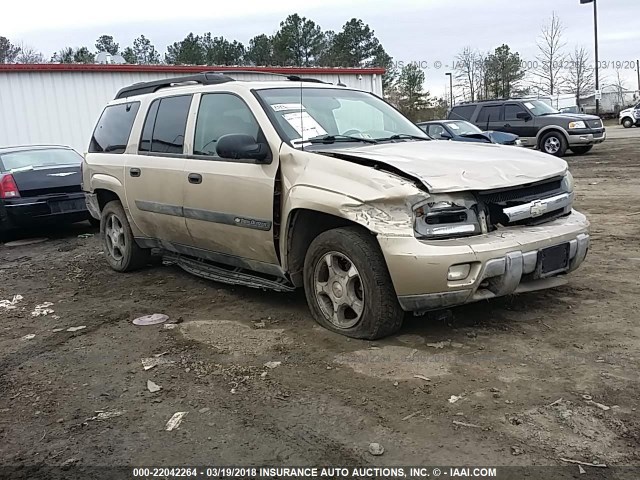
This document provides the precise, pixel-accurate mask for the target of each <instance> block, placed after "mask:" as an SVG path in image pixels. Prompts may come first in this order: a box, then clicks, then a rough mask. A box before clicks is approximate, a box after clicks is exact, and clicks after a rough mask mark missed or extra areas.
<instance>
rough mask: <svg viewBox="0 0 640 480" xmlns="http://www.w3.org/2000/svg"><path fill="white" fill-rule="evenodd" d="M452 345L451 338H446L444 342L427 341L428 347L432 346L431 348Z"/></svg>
mask: <svg viewBox="0 0 640 480" xmlns="http://www.w3.org/2000/svg"><path fill="white" fill-rule="evenodd" d="M450 346H451V340H444V341H442V342H436V343H427V347H431V348H444V347H450Z"/></svg>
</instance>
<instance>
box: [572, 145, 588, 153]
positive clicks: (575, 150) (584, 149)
mask: <svg viewBox="0 0 640 480" xmlns="http://www.w3.org/2000/svg"><path fill="white" fill-rule="evenodd" d="M592 148H593V145H585V146H582V147H571V148H570V150H571V151H572V152H573V153H575V154H576V155H584V154H586V153H589V152H590V151H591V149H592Z"/></svg>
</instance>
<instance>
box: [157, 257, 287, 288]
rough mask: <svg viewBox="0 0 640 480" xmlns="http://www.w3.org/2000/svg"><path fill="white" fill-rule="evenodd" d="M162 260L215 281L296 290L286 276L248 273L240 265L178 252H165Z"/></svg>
mask: <svg viewBox="0 0 640 480" xmlns="http://www.w3.org/2000/svg"><path fill="white" fill-rule="evenodd" d="M162 261H163V263H164V264H175V265H177V266H179V267H180V268H182V269H183V270H184V271H186V272H189V273H191V274H193V275H197V276H198V277H202V278H206V279H207V280H213V281H214V282H221V283H228V284H231V285H244V286H246V287H252V288H263V289H268V290H275V291H277V292H292V291H294V290H295V287H294V286H293V285H291V283H289V282H288V281H287V280H286V279H284V278H278V277H271V278H267V277H262V276H258V275H255V274H252V273H247V271H246V270H245V269H242V268H239V267H229V268H223V267H218V266H216V265H213V264H211V263H209V262H205V261H203V260H199V259H196V258H192V257H187V256H184V255H179V254H176V253H171V252H165V253H164V255H163V257H162Z"/></svg>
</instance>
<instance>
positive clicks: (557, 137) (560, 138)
mask: <svg viewBox="0 0 640 480" xmlns="http://www.w3.org/2000/svg"><path fill="white" fill-rule="evenodd" d="M540 150H542V151H543V152H544V153H548V154H549V155H554V156H556V157H562V156H564V154H565V153H566V151H567V140H566V139H565V138H564V135H563V134H562V133H560V132H549V133H547V134H546V135H545V136H544V137H542V140H540Z"/></svg>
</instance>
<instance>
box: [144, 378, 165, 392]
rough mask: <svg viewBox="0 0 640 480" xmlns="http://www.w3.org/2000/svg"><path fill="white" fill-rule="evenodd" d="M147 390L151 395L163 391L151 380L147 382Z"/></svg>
mask: <svg viewBox="0 0 640 480" xmlns="http://www.w3.org/2000/svg"><path fill="white" fill-rule="evenodd" d="M147 390H149V391H150V392H151V393H156V392H159V391H160V390H162V387H161V386H160V385H158V384H157V383H155V382H152V381H151V380H147Z"/></svg>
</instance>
